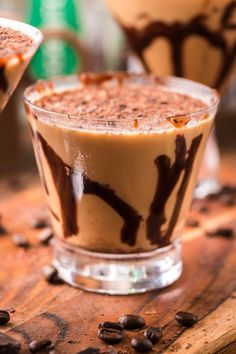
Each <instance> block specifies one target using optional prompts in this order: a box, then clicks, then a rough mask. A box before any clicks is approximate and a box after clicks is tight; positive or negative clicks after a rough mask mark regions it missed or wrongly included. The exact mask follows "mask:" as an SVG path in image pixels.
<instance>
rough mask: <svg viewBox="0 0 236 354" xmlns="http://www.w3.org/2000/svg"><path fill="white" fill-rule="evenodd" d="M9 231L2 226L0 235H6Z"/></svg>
mask: <svg viewBox="0 0 236 354" xmlns="http://www.w3.org/2000/svg"><path fill="white" fill-rule="evenodd" d="M6 233H7V230H6V229H5V227H4V226H3V225H1V224H0V235H6Z"/></svg>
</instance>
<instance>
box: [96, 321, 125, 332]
mask: <svg viewBox="0 0 236 354" xmlns="http://www.w3.org/2000/svg"><path fill="white" fill-rule="evenodd" d="M98 328H113V329H118V330H119V331H123V329H124V326H123V325H122V324H121V323H119V322H109V321H105V322H101V323H99V325H98Z"/></svg>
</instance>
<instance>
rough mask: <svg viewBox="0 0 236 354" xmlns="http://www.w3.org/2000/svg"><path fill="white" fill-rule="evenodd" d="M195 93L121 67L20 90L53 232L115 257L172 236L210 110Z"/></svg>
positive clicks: (178, 82)
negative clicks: (115, 72) (113, 72)
mask: <svg viewBox="0 0 236 354" xmlns="http://www.w3.org/2000/svg"><path fill="white" fill-rule="evenodd" d="M58 80H59V81H58ZM60 80H61V81H60ZM195 86H196V87H197V89H199V92H197V91H196V92H194V89H196V88H195ZM205 89H207V90H209V89H208V88H206V87H205V86H202V85H200V84H195V83H192V82H189V81H187V80H182V79H178V78H165V77H163V78H160V77H159V78H156V77H152V76H149V75H141V76H139V75H137V76H136V75H128V74H123V73H118V74H97V75H96V74H83V75H81V76H80V78H76V77H74V78H73V79H72V78H68V79H66V78H64V79H55V80H52V81H42V82H38V83H37V84H36V85H34V86H31V87H30V88H28V90H27V91H26V93H25V100H26V110H27V113H28V117H29V122H30V131H31V134H32V139H33V144H34V149H35V154H36V158H37V163H38V166H39V170H40V174H41V178H42V181H43V185H44V189H45V193H46V198H47V202H48V205H49V210H50V213H51V218H52V223H53V227H54V230H55V234H56V236H57V237H59V238H60V239H62V240H64V241H65V242H66V243H69V244H71V245H76V246H79V247H80V248H82V249H85V250H88V251H92V252H104V253H119V254H122V253H133V252H146V251H150V250H154V249H157V248H159V247H163V246H166V245H169V244H170V243H171V242H172V241H173V240H174V239H175V238H176V237H178V236H180V234H181V230H182V227H183V224H184V221H185V218H186V213H187V211H188V208H189V204H190V202H191V199H192V191H193V188H194V185H195V180H196V174H197V172H198V167H199V164H200V162H201V157H202V153H203V150H204V147H205V144H206V141H207V138H208V135H209V132H210V130H211V127H212V122H213V118H214V114H215V110H216V106H217V97H216V95H215V94H214V92H213V91H212V92H211V90H210V91H209V92H210V95H209V92H208V91H207V92H208V99H207V100H206V99H204V98H203V99H202V97H201V96H202V93H204V90H205ZM191 90H192V91H193V92H191ZM203 96H204V95H203ZM210 96H211V97H210ZM209 97H210V100H209Z"/></svg>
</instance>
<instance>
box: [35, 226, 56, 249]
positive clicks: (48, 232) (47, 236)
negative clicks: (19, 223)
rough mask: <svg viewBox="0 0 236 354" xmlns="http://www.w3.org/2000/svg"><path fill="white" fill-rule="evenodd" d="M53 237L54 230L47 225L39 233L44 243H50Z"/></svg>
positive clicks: (39, 237)
mask: <svg viewBox="0 0 236 354" xmlns="http://www.w3.org/2000/svg"><path fill="white" fill-rule="evenodd" d="M52 238H53V232H52V229H51V227H45V228H44V229H43V230H42V231H41V232H40V233H39V234H38V240H39V242H40V243H42V244H43V245H48V244H49V242H50V241H51V239H52Z"/></svg>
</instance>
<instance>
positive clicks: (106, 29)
mask: <svg viewBox="0 0 236 354" xmlns="http://www.w3.org/2000/svg"><path fill="white" fill-rule="evenodd" d="M0 16H3V17H9V18H13V19H16V20H20V21H24V22H28V23H31V24H32V25H34V26H36V27H39V28H40V29H42V30H43V32H44V34H45V42H44V43H43V45H42V46H41V48H40V49H39V51H38V53H37V54H36V55H35V57H34V59H33V61H32V63H31V65H30V67H29V69H28V71H27V72H26V74H25V75H24V77H23V79H22V81H21V84H20V85H19V87H18V88H17V90H16V92H15V94H14V96H13V97H12V99H11V100H10V102H9V104H8V106H7V109H5V111H4V112H3V117H2V119H1V120H0V170H1V171H2V170H3V169H9V168H10V169H14V168H16V167H18V166H23V164H24V165H28V166H29V167H30V168H32V162H33V161H34V160H33V154H32V148H31V144H30V140H29V134H28V128H27V123H26V117H25V113H24V110H23V107H22V95H23V90H24V88H25V86H26V85H28V84H30V83H32V82H33V81H35V80H36V79H40V78H48V77H50V76H54V75H65V74H73V73H75V72H80V71H82V70H96V71H102V70H126V69H127V68H132V70H136V71H137V70H139V62H138V61H137V60H136V58H135V57H134V56H132V54H131V52H129V50H128V49H127V48H128V46H127V44H126V41H125V37H124V35H123V33H122V31H121V30H120V27H119V26H118V25H117V24H116V22H115V21H114V20H113V18H112V16H111V15H110V13H109V11H108V9H107V8H106V5H105V3H104V1H103V0H1V1H0ZM216 128H217V135H218V139H219V143H220V146H221V147H222V148H224V149H227V148H228V149H230V150H231V151H232V149H235V147H236V139H235V131H236V80H235V79H234V80H233V81H232V85H231V86H230V87H229V88H228V91H227V92H226V95H225V96H224V99H223V100H222V105H221V111H220V113H219V114H218V118H217V127H216ZM212 161H213V160H212ZM213 163H214V161H213ZM33 165H34V164H33Z"/></svg>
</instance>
